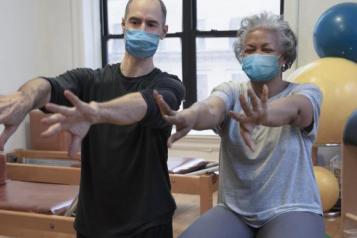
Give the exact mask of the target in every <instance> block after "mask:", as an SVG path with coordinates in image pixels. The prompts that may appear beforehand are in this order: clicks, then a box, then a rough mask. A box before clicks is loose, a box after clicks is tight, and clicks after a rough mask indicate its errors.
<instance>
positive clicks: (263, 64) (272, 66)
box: [242, 54, 280, 82]
mask: <svg viewBox="0 0 357 238" xmlns="http://www.w3.org/2000/svg"><path fill="white" fill-rule="evenodd" d="M242 69H243V71H244V72H245V73H246V74H247V75H248V77H249V78H250V80H251V81H253V82H267V81H270V80H272V79H273V78H274V77H275V76H276V75H277V74H278V73H279V71H280V65H279V57H278V56H276V55H262V54H252V55H247V56H244V57H243V59H242Z"/></svg>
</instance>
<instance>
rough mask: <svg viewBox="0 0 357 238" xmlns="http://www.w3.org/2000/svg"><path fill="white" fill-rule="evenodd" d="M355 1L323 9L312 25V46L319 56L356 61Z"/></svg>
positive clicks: (356, 17)
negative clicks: (313, 25)
mask: <svg viewBox="0 0 357 238" xmlns="http://www.w3.org/2000/svg"><path fill="white" fill-rule="evenodd" d="M356 19H357V3H352V2H346V3H341V4H337V5H335V6H333V7H331V8H329V9H328V10H327V11H325V12H324V13H323V14H322V15H321V16H320V17H319V19H318V20H317V22H316V24H315V27H314V31H313V32H314V33H313V38H314V48H315V50H316V53H317V54H318V55H319V56H320V57H341V58H346V59H349V60H352V61H354V62H357V26H356Z"/></svg>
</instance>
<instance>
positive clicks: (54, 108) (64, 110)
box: [46, 103, 73, 116]
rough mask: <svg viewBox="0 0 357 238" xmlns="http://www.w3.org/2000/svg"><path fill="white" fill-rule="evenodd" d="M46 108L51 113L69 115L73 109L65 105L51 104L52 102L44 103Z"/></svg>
mask: <svg viewBox="0 0 357 238" xmlns="http://www.w3.org/2000/svg"><path fill="white" fill-rule="evenodd" d="M46 109H47V110H48V111H50V112H53V113H61V114H63V115H66V116H67V115H71V113H72V112H73V109H72V108H70V107H66V106H60V105H57V104H53V103H47V104H46Z"/></svg>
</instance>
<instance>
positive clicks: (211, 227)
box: [179, 206, 325, 238]
mask: <svg viewBox="0 0 357 238" xmlns="http://www.w3.org/2000/svg"><path fill="white" fill-rule="evenodd" d="M324 230H325V226H324V221H323V217H322V216H321V215H318V214H315V213H311V212H287V213H284V214H281V215H279V216H277V217H275V218H274V219H272V220H271V221H269V222H267V223H266V224H265V225H264V226H262V227H261V228H258V229H257V228H252V227H250V226H248V225H247V224H246V223H245V222H244V221H243V220H242V219H241V218H240V217H239V215H237V214H235V213H233V212H232V211H230V210H229V209H227V208H225V207H223V206H216V207H214V208H212V209H211V210H209V211H208V212H206V213H205V214H203V215H202V216H201V217H200V218H198V219H197V220H196V221H195V222H194V223H193V224H192V225H191V226H190V227H188V229H186V230H185V231H184V232H183V233H182V234H181V235H180V236H179V238H201V237H202V238H324V237H325V232H324Z"/></svg>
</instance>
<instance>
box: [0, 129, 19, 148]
mask: <svg viewBox="0 0 357 238" xmlns="http://www.w3.org/2000/svg"><path fill="white" fill-rule="evenodd" d="M17 127H18V125H16V126H6V125H5V128H4V130H3V132H2V133H1V135H0V150H1V151H3V150H4V147H5V144H6V142H7V140H8V139H9V138H10V136H12V134H14V133H15V131H16V129H17Z"/></svg>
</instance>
